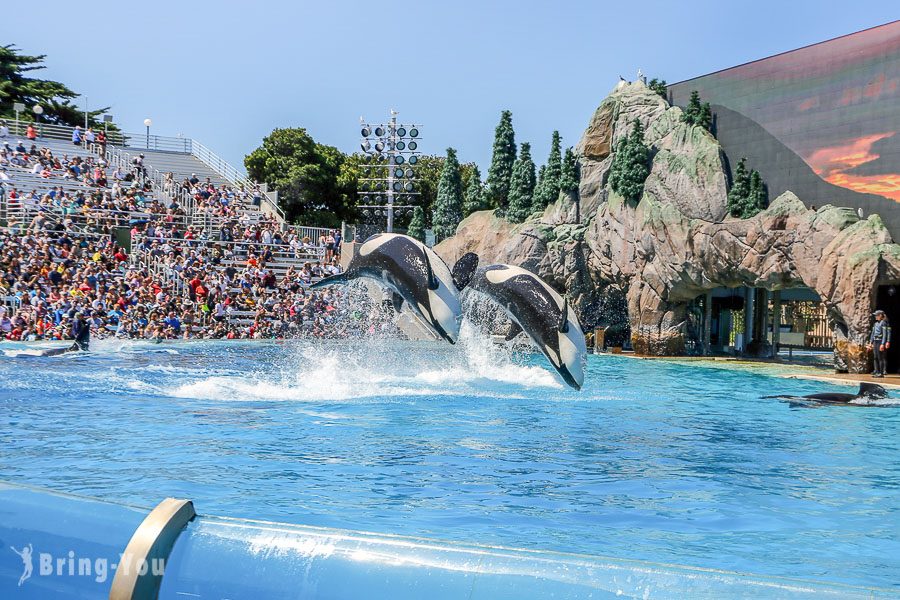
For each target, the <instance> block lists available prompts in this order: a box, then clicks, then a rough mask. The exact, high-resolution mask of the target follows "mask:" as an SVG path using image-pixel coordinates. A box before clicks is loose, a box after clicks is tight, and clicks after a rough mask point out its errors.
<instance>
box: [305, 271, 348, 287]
mask: <svg viewBox="0 0 900 600" xmlns="http://www.w3.org/2000/svg"><path fill="white" fill-rule="evenodd" d="M349 280H350V279H349V278H348V277H347V273H346V272H344V273H338V274H337V275H332V276H331V277H325V278H323V279H320V280H319V281H317V282H315V283H314V284H312V285H311V286H309V289H311V290H314V289H316V288H321V287H327V286H329V285H342V284H345V283H347V282H348V281H349Z"/></svg>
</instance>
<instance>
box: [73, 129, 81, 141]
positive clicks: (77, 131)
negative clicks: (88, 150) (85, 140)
mask: <svg viewBox="0 0 900 600" xmlns="http://www.w3.org/2000/svg"><path fill="white" fill-rule="evenodd" d="M72 143H73V144H75V145H76V146H80V145H81V127H79V126H77V125H76V126H75V129H74V130H73V131H72Z"/></svg>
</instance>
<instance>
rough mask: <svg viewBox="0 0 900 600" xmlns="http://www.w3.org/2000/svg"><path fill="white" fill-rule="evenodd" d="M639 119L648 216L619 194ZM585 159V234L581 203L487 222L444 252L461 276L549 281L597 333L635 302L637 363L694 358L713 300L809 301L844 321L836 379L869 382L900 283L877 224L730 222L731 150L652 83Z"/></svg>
mask: <svg viewBox="0 0 900 600" xmlns="http://www.w3.org/2000/svg"><path fill="white" fill-rule="evenodd" d="M634 119H639V120H640V121H641V123H642V124H643V125H644V127H645V129H646V135H645V141H646V143H647V145H648V146H650V147H651V150H652V155H653V159H652V164H651V169H650V175H649V176H648V178H647V181H646V182H645V185H644V193H643V196H642V197H641V199H640V201H639V202H637V203H636V204H633V203H629V202H626V201H625V200H624V199H623V198H621V197H620V196H618V195H617V194H615V193H614V192H613V191H612V190H611V188H610V187H609V185H608V184H607V178H608V174H609V168H610V164H611V162H612V154H613V152H614V151H615V147H616V144H617V143H618V141H619V139H620V138H621V137H622V136H624V135H626V134H627V132H628V131H629V129H630V123H631V122H632V121H633V120H634ZM578 152H579V162H580V166H581V184H580V187H579V191H578V198H577V199H578V200H579V201H580V213H581V223H576V218H575V217H576V210H575V200H576V198H573V197H569V196H566V195H561V196H560V198H559V199H558V200H557V202H556V203H554V204H552V205H550V206H549V207H547V209H546V210H545V211H544V212H543V213H542V214H535V215H532V217H531V218H529V219H528V220H527V221H526V222H525V223H522V224H520V225H512V224H510V223H508V222H506V221H505V220H503V219H501V218H499V217H497V216H495V215H494V214H493V213H492V212H490V211H485V212H480V213H475V214H473V215H471V216H469V217H468V218H467V219H465V220H464V221H463V222H462V223H461V224H460V226H459V228H458V230H457V233H456V235H455V236H454V237H452V238H450V239H448V240H445V241H443V242H442V243H441V244H439V245H438V246H437V247H436V248H435V250H436V251H437V252H438V253H439V254H440V255H441V256H442V257H443V258H444V259H445V260H447V261H448V262H450V264H452V261H454V260H456V259H457V258H458V257H459V256H461V255H462V254H463V253H465V252H468V251H474V252H477V253H478V254H479V255H480V256H481V257H482V260H483V261H492V262H506V263H511V264H517V265H521V266H523V267H524V268H527V269H529V270H532V271H534V272H536V273H538V274H539V275H540V276H541V277H543V278H545V279H546V280H547V281H548V282H550V283H551V284H552V285H554V286H556V287H557V288H558V289H559V290H560V291H565V292H566V293H567V294H568V296H569V298H570V300H571V302H572V304H573V306H576V307H577V309H578V310H579V312H580V315H581V317H582V321H583V323H584V325H585V326H586V327H592V326H594V325H596V324H597V323H598V322H599V320H600V318H601V316H602V315H601V314H600V312H601V311H600V310H599V307H601V306H602V305H603V303H604V299H605V298H606V297H607V296H608V295H609V294H610V293H619V294H624V296H625V298H626V300H627V311H628V319H629V321H630V325H631V335H632V344H633V346H634V349H635V351H636V352H638V353H641V354H648V355H658V356H665V355H677V354H680V353H682V352H683V351H684V338H685V325H686V320H687V319H686V311H687V307H688V303H689V302H690V301H691V300H692V299H694V298H696V297H697V296H699V295H701V294H704V293H706V292H707V291H709V290H712V289H714V288H717V287H741V286H748V287H756V288H765V289H768V290H780V289H788V288H794V287H809V288H811V289H813V290H815V291H816V292H817V293H818V294H819V296H820V297H821V298H822V300H823V301H824V302H825V304H826V306H827V308H828V311H829V315H830V317H831V318H832V320H833V323H834V327H835V339H836V347H835V358H836V366H837V367H838V368H839V369H841V370H849V371H851V372H861V371H863V370H865V369H866V364H867V360H868V355H867V352H866V349H865V341H866V336H867V333H868V329H869V326H870V319H869V315H870V313H871V310H872V304H873V302H874V295H875V293H876V290H877V286H878V285H880V284H887V283H892V284H895V283H900V246H898V245H896V244H894V243H892V240H891V237H890V234H889V233H888V232H887V230H886V229H885V227H884V225H883V223H882V222H881V219H880V218H879V217H878V216H877V215H872V216H870V217H869V218H868V219H864V220H861V219H859V218H858V217H857V215H856V213H854V212H853V211H852V210H849V209H844V208H836V207H832V206H823V207H822V208H820V209H819V210H816V211H813V210H810V209H807V208H806V207H805V206H804V205H803V203H802V202H801V201H800V199H798V198H797V197H796V196H795V195H794V194H792V193H790V192H786V193H784V194H782V195H781V196H779V197H778V198H776V199H775V200H774V201H772V202H771V204H770V206H769V207H768V209H766V210H765V211H763V212H761V213H759V214H758V215H756V216H755V217H753V218H751V219H743V220H742V219H735V218H732V217H730V216H728V215H727V210H726V194H727V184H726V169H725V166H724V157H723V154H722V151H721V148H720V147H719V144H718V143H717V142H716V140H715V138H714V137H713V136H712V135H710V134H709V133H708V132H707V131H705V130H704V129H702V128H700V127H695V126H691V125H688V124H686V123H683V122H682V121H681V109H680V108H678V107H671V106H669V105H668V103H667V102H666V101H665V100H664V99H662V98H661V97H659V96H658V95H657V94H656V93H654V92H652V91H651V90H649V89H648V88H647V87H646V86H645V85H644V84H643V83H641V82H635V83H631V84H620V86H619V87H618V88H617V89H616V90H615V91H614V92H613V93H612V94H611V95H610V96H609V97H608V98H606V100H604V101H603V103H602V104H601V105H600V107H599V108H598V109H597V111H596V112H595V113H594V116H593V118H592V119H591V122H590V125H589V126H588V128H587V130H586V131H585V133H584V136H583V137H582V139H581V141H580V142H579V144H578ZM822 200H824V199H816V203H817V204H819V203H822Z"/></svg>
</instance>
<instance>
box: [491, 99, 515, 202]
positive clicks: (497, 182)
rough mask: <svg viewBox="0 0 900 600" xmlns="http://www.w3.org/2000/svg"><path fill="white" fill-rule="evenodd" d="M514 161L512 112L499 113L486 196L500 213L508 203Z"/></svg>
mask: <svg viewBox="0 0 900 600" xmlns="http://www.w3.org/2000/svg"><path fill="white" fill-rule="evenodd" d="M515 161H516V134H515V131H514V130H513V125H512V112H510V111H508V110H504V111H503V112H502V113H500V123H499V124H498V125H497V129H496V130H495V131H494V151H493V155H492V156H491V167H490V169H488V176H487V185H486V190H485V191H486V194H487V200H488V203H489V204H490V205H491V206H492V207H494V208H498V209H500V210H501V211H502V210H505V209H506V206H507V205H508V203H509V189H510V184H511V180H512V173H513V164H514V163H515Z"/></svg>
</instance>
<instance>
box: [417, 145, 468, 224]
mask: <svg viewBox="0 0 900 600" xmlns="http://www.w3.org/2000/svg"><path fill="white" fill-rule="evenodd" d="M445 161H446V158H445V157H443V156H435V155H421V156H419V162H418V163H416V166H415V170H416V179H415V186H416V191H417V192H419V195H418V196H417V197H416V202H415V203H416V204H418V205H419V206H421V207H422V208H423V209H424V211H425V222H426V226H427V225H429V224H430V222H431V221H430V219H431V216H432V214H433V211H434V204H435V201H436V200H437V193H438V184H439V183H440V179H441V173H442V172H443V170H444V162H445ZM477 170H478V167H476V166H475V163H464V164H462V165H460V166H459V171H460V177H461V178H462V182H463V189H468V187H467V185H468V183H470V182H471V180H472V176H473V173H474V172H475V171H477ZM476 177H477V178H479V179H480V174H479V175H477V176H476Z"/></svg>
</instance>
